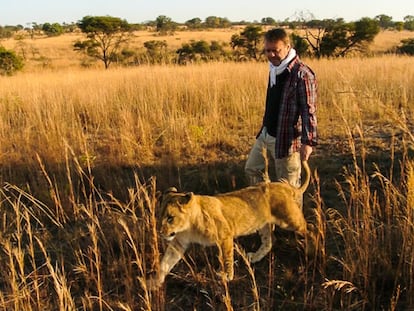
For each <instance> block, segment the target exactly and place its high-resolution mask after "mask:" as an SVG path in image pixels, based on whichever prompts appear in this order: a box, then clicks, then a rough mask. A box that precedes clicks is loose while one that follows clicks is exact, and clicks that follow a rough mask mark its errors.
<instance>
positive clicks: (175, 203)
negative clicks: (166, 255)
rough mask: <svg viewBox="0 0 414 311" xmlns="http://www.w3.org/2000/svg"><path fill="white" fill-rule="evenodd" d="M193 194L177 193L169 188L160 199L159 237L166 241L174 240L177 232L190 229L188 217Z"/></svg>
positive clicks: (174, 189)
mask: <svg viewBox="0 0 414 311" xmlns="http://www.w3.org/2000/svg"><path fill="white" fill-rule="evenodd" d="M192 198H193V193H192V192H188V193H182V192H178V191H177V189H176V188H169V189H168V190H167V191H166V192H164V194H163V195H162V198H161V203H160V206H161V228H160V233H161V235H162V236H163V237H164V238H165V239H166V240H168V241H171V240H173V239H174V237H175V235H176V234H177V233H179V232H182V231H185V230H187V229H189V227H190V221H189V217H188V211H189V210H190V209H189V207H190V206H191V199H192Z"/></svg>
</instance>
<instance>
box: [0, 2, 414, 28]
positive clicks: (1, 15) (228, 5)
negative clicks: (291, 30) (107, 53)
mask: <svg viewBox="0 0 414 311" xmlns="http://www.w3.org/2000/svg"><path fill="white" fill-rule="evenodd" d="M380 14H385V15H388V16H391V17H392V19H393V21H403V19H404V17H405V16H407V15H412V16H414V1H413V0H393V1H390V0H347V1H335V0H290V1H276V0H273V1H271V0H146V1H142V0H111V1H109V0H0V25H2V26H5V25H23V26H25V27H26V26H28V25H30V24H31V23H32V22H35V23H37V24H43V23H46V22H48V23H55V22H57V23H64V22H65V23H72V22H77V21H79V20H81V19H82V18H83V17H84V16H87V15H92V16H102V15H110V16H114V17H120V18H122V19H125V20H127V21H128V22H129V23H143V22H146V21H151V20H155V19H156V18H157V17H158V16H160V15H165V16H167V17H169V18H171V19H172V20H173V21H175V22H178V23H184V22H185V21H187V20H190V19H192V18H195V17H198V18H200V19H201V20H202V21H204V20H205V18H206V17H208V16H217V17H225V18H227V19H229V20H230V21H232V22H235V21H242V20H244V21H249V22H253V21H260V20H261V19H262V18H263V17H272V18H273V19H275V20H276V21H283V20H285V19H288V18H289V20H295V19H296V16H298V15H301V16H305V17H306V16H312V17H314V18H315V19H327V18H333V19H336V18H344V19H345V21H347V22H351V21H357V20H359V19H361V18H362V17H370V18H374V17H375V16H377V15H380Z"/></svg>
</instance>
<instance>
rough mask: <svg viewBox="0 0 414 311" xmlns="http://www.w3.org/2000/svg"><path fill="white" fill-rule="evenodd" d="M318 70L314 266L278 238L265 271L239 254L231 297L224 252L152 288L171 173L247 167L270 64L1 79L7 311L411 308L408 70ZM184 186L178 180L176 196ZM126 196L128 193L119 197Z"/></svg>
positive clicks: (356, 66) (368, 66)
mask: <svg viewBox="0 0 414 311" xmlns="http://www.w3.org/2000/svg"><path fill="white" fill-rule="evenodd" d="M308 63H309V64H310V65H311V67H312V68H313V69H314V71H315V72H316V73H317V76H318V79H319V107H318V108H319V110H318V117H319V120H318V121H319V129H320V131H319V133H320V146H319V147H318V148H316V150H315V154H314V156H313V159H314V162H312V163H311V164H312V166H313V167H314V168H315V169H316V171H317V172H316V174H315V176H314V183H313V186H312V187H311V188H310V189H309V193H310V194H311V195H312V197H311V198H310V199H309V200H308V203H309V205H312V206H313V207H314V209H313V210H312V211H310V210H309V213H310V216H311V217H310V220H312V221H313V222H314V224H315V227H316V229H317V231H318V233H319V234H318V239H319V247H318V248H317V249H316V256H314V257H310V256H307V255H304V254H303V253H302V252H301V251H300V250H299V249H297V247H296V244H294V246H292V247H290V246H289V240H290V238H289V237H288V238H286V237H284V236H283V235H282V237H280V236H279V237H278V239H277V241H276V246H275V249H274V252H272V254H270V255H269V256H268V257H267V258H266V259H265V260H263V261H262V262H261V263H258V264H257V265H255V266H250V265H249V263H248V262H247V261H245V260H244V259H243V252H242V251H239V252H237V254H236V267H235V270H236V278H235V281H234V282H230V283H223V282H222V281H220V280H219V279H217V277H216V273H215V271H217V269H219V267H220V262H219V260H218V259H217V258H216V255H217V252H216V251H215V250H214V249H210V248H207V249H203V248H199V247H197V246H195V247H194V248H192V249H191V250H190V251H189V254H188V255H187V257H186V259H185V260H184V261H183V262H182V263H180V265H178V266H177V267H176V268H175V269H174V274H173V275H171V276H169V277H168V278H167V284H166V285H165V286H164V287H163V288H162V289H161V290H159V291H156V292H150V291H148V289H147V288H146V286H145V284H146V283H145V280H146V277H147V275H148V274H149V273H152V272H154V271H156V270H157V269H158V264H159V260H160V256H161V255H162V253H163V250H164V244H163V243H164V242H163V241H160V240H159V239H158V235H157V232H156V199H155V197H156V191H157V190H158V189H159V183H161V182H162V179H163V178H166V176H165V174H166V173H167V172H166V171H167V170H168V168H170V167H174V168H176V167H182V168H184V166H185V165H193V166H202V165H206V164H208V163H210V162H226V161H227V162H228V163H231V162H234V163H243V162H244V159H245V155H246V154H247V152H248V150H249V148H250V146H251V143H252V142H253V140H254V134H255V132H256V131H257V130H258V127H259V126H260V123H261V117H262V113H263V101H264V91H265V87H266V75H267V66H266V64H260V63H244V64H222V63H215V64H206V65H197V66H188V67H170V66H163V67H161V66H155V67H140V68H135V69H118V70H111V71H99V70H66V71H57V72H56V71H55V72H44V73H23V74H19V75H17V76H14V77H8V78H5V77H3V78H0V142H1V143H0V148H1V149H0V163H1V181H2V184H3V185H2V187H1V192H0V202H1V203H0V204H1V208H2V211H3V213H2V216H1V217H2V219H1V226H2V227H1V229H0V232H1V233H0V249H1V256H0V260H1V265H2V267H3V268H2V269H1V271H0V284H1V285H0V286H1V292H0V309H3V310H74V309H81V310H137V309H143V310H179V309H180V308H190V309H200V310H206V309H207V310H209V309H212V310H217V309H227V310H231V309H234V310H241V309H249V310H251V309H252V310H298V309H303V310H315V309H316V310H338V309H346V310H377V309H386V310H406V309H410V308H413V307H414V301H413V299H412V295H411V293H412V292H413V291H414V284H413V279H414V277H413V276H414V274H413V258H414V246H413V245H414V243H413V239H412V237H413V236H414V235H413V233H414V232H413V231H414V215H413V211H412V197H413V195H412V186H413V182H414V181H413V163H412V160H411V156H412V155H411V145H412V143H414V139H413V135H412V125H411V121H410V120H411V116H412V109H413V99H414V90H413V89H412V87H411V86H412V84H413V81H414V69H413V66H411V63H412V60H411V58H408V57H397V56H383V57H375V58H354V59H339V60H308ZM341 162H343V164H342V163H341ZM373 163H374V165H373ZM157 165H162V167H163V168H164V171H162V172H161V174H158V175H157V176H156V178H152V179H149V180H143V178H142V176H140V170H139V167H142V166H157ZM114 167H115V168H117V169H115V170H114V169H112V170H110V169H109V168H114ZM98 168H100V170H99V171H98V170H97V169H98ZM125 168H126V169H129V170H131V172H132V173H131V174H132V176H133V178H132V181H130V182H129V183H124V181H123V180H121V179H122V176H123V175H122V174H120V171H122V170H123V169H125ZM134 168H137V169H136V170H134ZM106 169H108V170H106ZM240 170H242V168H240ZM194 172H195V173H194ZM96 173H99V174H101V175H103V179H106V180H107V183H106V184H105V185H106V189H103V188H102V187H101V185H100V184H99V183H100V182H101V181H99V182H97V179H98V178H97V176H96V175H95V174H96ZM214 173H215V172H213V171H208V172H207V174H214ZM189 174H193V175H194V174H196V178H199V179H202V178H203V176H200V175H197V174H199V172H198V171H189ZM101 177H102V176H101ZM185 178H188V176H187V175H184V171H183V170H182V171H180V170H179V171H178V177H177V179H175V181H177V182H178V181H179V180H180V179H181V180H182V179H185ZM117 184H122V185H128V186H127V187H125V189H124V192H123V193H118V192H116V191H114V190H113V189H115V188H116V185H117ZM332 188H334V190H332ZM183 190H187V189H183ZM204 190H205V191H214V190H218V191H220V190H221V189H206V188H205V189H204ZM332 192H334V193H333V194H332ZM307 212H308V211H307ZM285 242H287V243H285ZM237 243H238V244H240V245H242V246H244V247H246V248H250V247H254V246H255V245H256V244H257V241H256V240H255V239H254V237H253V238H252V239H247V240H243V239H242V240H240V241H237ZM237 249H239V248H237Z"/></svg>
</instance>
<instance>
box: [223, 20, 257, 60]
mask: <svg viewBox="0 0 414 311" xmlns="http://www.w3.org/2000/svg"><path fill="white" fill-rule="evenodd" d="M261 40H262V27H261V26H254V25H249V26H246V27H245V28H244V30H243V31H242V32H241V33H240V35H238V34H235V35H233V36H232V37H231V42H230V45H231V46H232V48H233V49H234V50H237V49H238V50H239V52H241V55H239V56H242V55H244V56H246V57H247V58H249V59H258V58H259V54H260V50H259V47H258V46H259V43H260V42H261Z"/></svg>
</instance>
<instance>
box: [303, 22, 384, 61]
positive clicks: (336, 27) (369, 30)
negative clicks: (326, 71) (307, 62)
mask: <svg viewBox="0 0 414 311" xmlns="http://www.w3.org/2000/svg"><path fill="white" fill-rule="evenodd" d="M379 31H380V27H379V25H378V21H376V20H373V19H370V18H367V17H365V18H362V19H361V20H359V21H357V22H354V23H345V21H344V20H343V19H342V18H340V19H337V20H326V21H325V23H324V25H323V26H321V27H319V28H318V30H317V32H312V31H311V30H309V29H306V31H305V36H304V39H305V40H306V41H307V42H308V43H309V45H310V47H311V49H312V52H313V55H315V56H316V57H318V58H319V57H322V56H328V57H331V56H333V57H338V56H345V55H346V54H348V53H350V52H351V51H362V50H363V49H364V47H365V45H366V43H369V42H372V41H373V40H374V38H375V36H376V35H377V34H378V33H379Z"/></svg>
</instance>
